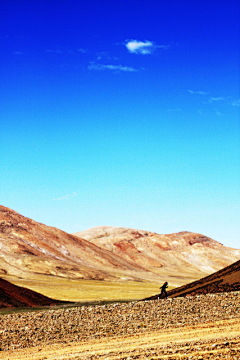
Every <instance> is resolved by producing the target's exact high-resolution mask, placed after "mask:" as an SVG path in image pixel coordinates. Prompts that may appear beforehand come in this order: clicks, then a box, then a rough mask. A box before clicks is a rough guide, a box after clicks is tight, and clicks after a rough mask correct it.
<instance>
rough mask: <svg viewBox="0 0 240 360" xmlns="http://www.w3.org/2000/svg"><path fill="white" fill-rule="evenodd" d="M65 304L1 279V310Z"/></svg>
mask: <svg viewBox="0 0 240 360" xmlns="http://www.w3.org/2000/svg"><path fill="white" fill-rule="evenodd" d="M63 303H64V301H58V300H53V299H50V298H48V297H46V296H44V295H41V294H39V293H37V292H35V291H32V290H29V289H26V288H24V287H19V286H16V285H13V284H11V283H10V282H8V281H6V280H3V279H1V278H0V308H14V307H16V308H17V307H33V306H49V305H57V304H63Z"/></svg>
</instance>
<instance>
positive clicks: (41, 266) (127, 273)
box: [0, 206, 157, 281]
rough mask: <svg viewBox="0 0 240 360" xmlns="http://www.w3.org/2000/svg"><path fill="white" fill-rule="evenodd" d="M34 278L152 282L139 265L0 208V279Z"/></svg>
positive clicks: (7, 209)
mask: <svg viewBox="0 0 240 360" xmlns="http://www.w3.org/2000/svg"><path fill="white" fill-rule="evenodd" d="M36 274H37V275H38V276H39V275H48V276H49V275H50V276H58V277H65V278H72V279H98V280H111V281H117V280H119V279H120V280H121V279H122V278H127V279H131V280H140V279H146V278H147V279H148V278H151V276H149V274H148V272H146V270H145V269H144V268H142V267H141V266H140V265H138V264H135V263H133V262H129V261H127V260H126V259H123V258H121V257H119V256H117V255H116V254H113V253H112V252H110V251H108V250H105V249H102V248H100V247H98V246H96V245H94V244H92V243H91V242H89V241H86V240H84V239H82V238H79V237H77V236H74V235H70V234H67V233H66V232H64V231H61V230H59V229H56V228H54V227H49V226H46V225H44V224H41V223H38V222H36V221H33V220H32V219H29V218H26V217H24V216H22V215H20V214H18V213H17V212H16V211H13V210H11V209H9V208H6V207H4V206H0V275H1V277H4V278H6V277H8V278H7V279H9V276H11V277H12V278H13V277H15V278H18V277H22V278H24V279H27V278H31V279H32V278H33V275H36ZM154 276H155V279H156V281H157V276H156V275H154V274H153V277H154ZM50 280H51V277H50V278H49V281H50Z"/></svg>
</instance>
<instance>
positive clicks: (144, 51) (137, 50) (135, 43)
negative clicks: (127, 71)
mask: <svg viewBox="0 0 240 360" xmlns="http://www.w3.org/2000/svg"><path fill="white" fill-rule="evenodd" d="M125 46H126V48H127V49H128V51H129V52H130V53H132V54H141V55H149V54H152V53H153V52H154V51H155V50H156V49H165V50H166V49H168V48H169V47H170V45H156V44H155V43H154V42H153V41H149V40H145V41H139V40H126V42H125Z"/></svg>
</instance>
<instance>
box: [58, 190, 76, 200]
mask: <svg viewBox="0 0 240 360" xmlns="http://www.w3.org/2000/svg"><path fill="white" fill-rule="evenodd" d="M76 195H77V193H75V192H74V193H72V194H68V195H65V196H62V197H59V198H56V199H52V200H53V201H61V200H69V199H70V198H72V197H75V196H76Z"/></svg>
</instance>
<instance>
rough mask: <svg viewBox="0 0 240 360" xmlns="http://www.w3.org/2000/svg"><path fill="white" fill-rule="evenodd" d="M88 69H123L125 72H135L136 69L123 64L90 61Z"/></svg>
mask: <svg viewBox="0 0 240 360" xmlns="http://www.w3.org/2000/svg"><path fill="white" fill-rule="evenodd" d="M88 69H89V70H99V71H101V70H112V71H125V72H136V71H138V70H136V69H134V68H133V67H129V66H123V65H104V64H96V63H94V62H92V63H90V65H89V66H88Z"/></svg>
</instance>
